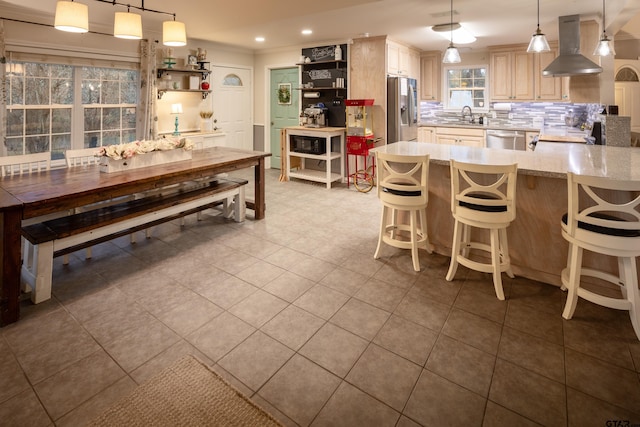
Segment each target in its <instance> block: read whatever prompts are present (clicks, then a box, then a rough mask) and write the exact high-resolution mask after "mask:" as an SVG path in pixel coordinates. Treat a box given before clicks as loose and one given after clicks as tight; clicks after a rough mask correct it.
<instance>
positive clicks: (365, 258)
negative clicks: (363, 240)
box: [340, 248, 384, 277]
mask: <svg viewBox="0 0 640 427" xmlns="http://www.w3.org/2000/svg"><path fill="white" fill-rule="evenodd" d="M374 252H375V248H374V249H372V250H371V252H370V253H367V254H363V253H359V252H358V253H353V254H350V255H348V256H347V257H345V258H344V260H343V262H342V264H340V266H341V267H343V268H346V269H347V270H350V271H354V272H356V273H359V274H362V275H363V276H367V277H372V276H373V275H375V274H376V273H377V272H378V271H380V269H381V268H382V267H384V262H383V261H381V260H375V259H373V254H374Z"/></svg>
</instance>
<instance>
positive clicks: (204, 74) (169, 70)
mask: <svg viewBox="0 0 640 427" xmlns="http://www.w3.org/2000/svg"><path fill="white" fill-rule="evenodd" d="M165 73H186V74H196V73H197V74H202V79H203V80H205V79H206V78H207V77H208V76H209V74H210V73H211V71H209V70H200V69H197V68H196V69H184V68H161V67H158V78H159V79H161V78H162V76H163V75H164V74H165Z"/></svg>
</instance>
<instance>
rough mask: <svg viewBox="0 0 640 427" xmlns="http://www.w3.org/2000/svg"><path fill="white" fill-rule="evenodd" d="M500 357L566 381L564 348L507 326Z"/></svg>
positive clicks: (556, 379) (560, 380) (553, 378)
mask: <svg viewBox="0 0 640 427" xmlns="http://www.w3.org/2000/svg"><path fill="white" fill-rule="evenodd" d="M498 357H500V358H501V359H505V360H508V361H509V362H511V363H513V364H515V365H518V366H520V367H523V368H526V369H529V370H530V371H532V372H535V373H537V374H540V375H543V376H545V377H547V378H550V379H552V380H554V381H558V382H560V383H564V380H565V370H564V349H563V348H562V346H559V345H557V344H553V343H551V342H549V341H546V340H543V339H541V338H536V337H532V336H531V335H527V334H525V333H523V332H519V331H517V330H515V329H511V328H509V327H505V328H504V330H503V332H502V338H501V340H500V347H499V349H498Z"/></svg>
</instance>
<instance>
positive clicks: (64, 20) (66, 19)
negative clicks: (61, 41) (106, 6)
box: [53, 0, 89, 33]
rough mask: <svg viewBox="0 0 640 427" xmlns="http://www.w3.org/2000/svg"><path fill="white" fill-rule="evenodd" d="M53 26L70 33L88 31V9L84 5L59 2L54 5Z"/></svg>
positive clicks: (61, 0) (60, 0) (72, 2)
mask: <svg viewBox="0 0 640 427" xmlns="http://www.w3.org/2000/svg"><path fill="white" fill-rule="evenodd" d="M53 26H54V27H55V28H56V29H58V30H62V31H68V32H70V33H86V32H87V31H89V8H88V7H87V5H86V4H82V3H75V2H74V1H73V0H71V1H63V0H59V1H58V3H57V4H56V17H55V21H54V24H53Z"/></svg>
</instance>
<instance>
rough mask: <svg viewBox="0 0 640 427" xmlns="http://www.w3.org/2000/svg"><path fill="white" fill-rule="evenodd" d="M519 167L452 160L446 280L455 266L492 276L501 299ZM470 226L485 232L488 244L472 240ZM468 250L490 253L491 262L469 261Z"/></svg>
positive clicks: (506, 269)
mask: <svg viewBox="0 0 640 427" xmlns="http://www.w3.org/2000/svg"><path fill="white" fill-rule="evenodd" d="M517 170H518V165H517V164H511V165H480V164H473V163H463V162H458V161H456V160H451V213H452V214H453V218H454V220H455V223H454V229H453V244H452V247H451V264H450V265H449V271H448V272H447V276H446V279H447V280H448V281H451V280H453V278H454V276H455V274H456V271H457V270H458V264H462V265H464V266H465V267H468V268H470V269H472V270H476V271H481V272H483V273H493V286H494V288H495V290H496V296H497V297H498V299H499V300H504V290H503V289H502V277H501V273H502V272H503V271H504V272H506V273H507V275H508V276H509V277H511V278H513V277H514V275H513V272H512V271H511V260H510V258H509V244H508V241H507V227H508V226H509V224H511V222H513V220H514V219H516V177H517V174H516V172H517ZM471 227H476V228H481V229H487V230H489V234H490V242H491V243H490V244H489V245H487V244H486V243H481V242H472V241H471ZM471 249H476V250H481V251H485V252H489V253H490V254H491V263H481V262H478V261H474V260H472V259H470V258H469V253H470V250H471Z"/></svg>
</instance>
